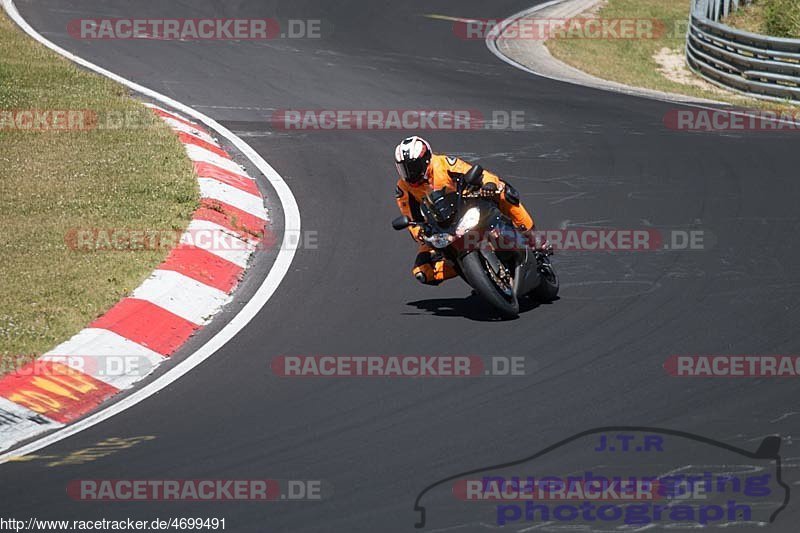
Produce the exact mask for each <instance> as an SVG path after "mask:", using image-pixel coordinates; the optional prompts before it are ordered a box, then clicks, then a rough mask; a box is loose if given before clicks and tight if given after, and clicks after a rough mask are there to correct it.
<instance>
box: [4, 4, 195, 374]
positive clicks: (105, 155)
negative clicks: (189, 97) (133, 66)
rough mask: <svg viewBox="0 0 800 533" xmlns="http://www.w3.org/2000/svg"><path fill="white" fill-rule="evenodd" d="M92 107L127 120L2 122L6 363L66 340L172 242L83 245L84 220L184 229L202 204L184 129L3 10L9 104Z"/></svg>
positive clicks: (151, 265) (159, 258)
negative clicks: (115, 123) (78, 234)
mask: <svg viewBox="0 0 800 533" xmlns="http://www.w3.org/2000/svg"><path fill="white" fill-rule="evenodd" d="M25 109H42V110H49V109H55V110H67V109H76V110H83V109H87V110H91V111H93V112H94V113H96V114H97V116H99V117H100V119H101V125H102V124H105V122H104V118H105V117H108V116H112V115H115V116H126V117H128V121H127V122H128V124H129V125H130V126H129V127H119V128H107V127H97V128H94V129H91V130H88V131H46V132H42V131H39V132H35V131H22V130H19V129H9V128H6V129H3V128H0V252H2V261H0V294H2V307H0V363H2V366H0V373H3V372H6V371H8V370H10V367H12V366H13V365H15V364H18V363H19V362H20V361H21V359H20V356H29V357H33V356H36V355H37V354H41V353H43V352H45V351H47V350H49V349H51V348H53V347H54V346H55V345H56V344H58V343H59V342H62V341H64V340H66V339H68V338H69V337H70V336H72V335H73V334H75V333H76V332H78V331H79V330H80V329H82V328H83V327H85V326H86V325H88V324H89V322H91V321H92V320H93V319H94V318H96V317H98V316H99V315H101V314H103V313H104V312H105V311H106V310H107V309H108V308H110V307H111V306H112V305H113V304H114V303H115V302H117V301H118V300H119V299H120V298H122V297H124V296H126V295H128V294H129V292H130V291H131V290H132V289H133V288H135V287H136V286H138V285H139V284H140V283H141V282H142V281H143V280H144V279H145V278H146V277H147V275H148V274H149V273H150V272H151V271H152V270H153V268H154V267H155V266H156V265H158V264H159V262H161V261H162V260H163V259H164V257H165V256H166V254H167V252H168V251H166V250H160V251H128V252H119V251H115V252H95V253H91V252H89V253H87V252H78V251H74V250H72V249H70V247H69V246H68V245H67V240H66V238H65V237H66V235H67V234H68V233H69V231H70V230H71V229H75V228H133V229H153V230H169V229H172V230H182V229H184V228H185V227H186V225H187V224H188V221H189V219H190V218H191V214H192V212H193V211H194V209H195V208H196V206H197V203H198V192H197V185H196V181H195V180H194V177H193V173H192V167H191V163H190V162H189V161H188V160H187V158H186V156H185V153H184V151H183V149H182V146H181V144H180V143H179V142H178V140H177V137H176V136H175V135H174V134H173V133H172V132H171V131H170V130H169V129H168V128H167V127H166V125H165V124H163V123H162V122H161V121H160V120H157V119H156V117H155V116H154V115H153V114H152V113H151V112H150V111H149V110H147V109H146V108H145V107H144V106H142V105H141V104H139V103H137V102H136V101H135V100H133V99H132V98H131V97H130V96H129V95H128V94H127V92H126V90H125V89H124V88H123V87H122V86H120V85H117V84H115V83H113V82H111V81H109V80H107V79H105V78H102V77H99V76H96V75H94V74H91V73H88V72H85V71H83V70H80V69H78V68H77V67H75V66H74V65H72V64H71V63H69V62H68V61H66V60H65V59H63V58H61V57H60V56H57V55H56V54H54V53H53V52H51V51H49V50H47V49H46V48H44V47H43V46H41V45H39V44H38V43H35V42H34V41H33V40H31V39H29V38H28V37H27V36H26V35H25V34H24V33H23V32H21V31H20V30H19V29H18V28H17V27H16V26H15V25H14V24H13V23H12V22H11V21H10V20H9V19H8V18H7V17H6V16H5V15H4V14H2V12H0V112H2V111H9V110H25Z"/></svg>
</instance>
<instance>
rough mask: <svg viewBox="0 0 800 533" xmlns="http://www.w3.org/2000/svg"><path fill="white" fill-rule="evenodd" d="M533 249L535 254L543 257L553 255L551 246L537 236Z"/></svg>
mask: <svg viewBox="0 0 800 533" xmlns="http://www.w3.org/2000/svg"><path fill="white" fill-rule="evenodd" d="M533 248H534V249H535V250H536V251H537V252H541V253H543V254H545V255H553V245H552V244H550V242H549V241H548V240H547V239H545V238H544V237H542V236H539V235H537V236H536V238H535V239H534V245H533Z"/></svg>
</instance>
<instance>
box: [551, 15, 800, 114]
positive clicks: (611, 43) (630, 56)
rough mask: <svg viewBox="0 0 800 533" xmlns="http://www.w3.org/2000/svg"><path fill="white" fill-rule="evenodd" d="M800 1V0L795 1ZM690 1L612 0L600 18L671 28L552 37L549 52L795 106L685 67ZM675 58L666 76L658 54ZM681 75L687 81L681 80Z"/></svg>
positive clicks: (633, 81)
mask: <svg viewBox="0 0 800 533" xmlns="http://www.w3.org/2000/svg"><path fill="white" fill-rule="evenodd" d="M792 1H800V0H792ZM689 7H690V0H608V2H607V4H606V5H605V6H603V7H602V8H601V9H600V11H599V12H598V15H597V16H599V17H601V18H609V19H615V18H622V19H630V18H646V19H658V20H660V21H662V22H663V24H664V27H665V29H666V31H665V32H663V35H660V36H658V37H657V38H654V39H569V38H555V39H550V40H548V41H547V43H546V44H547V47H548V49H549V50H550V53H551V54H553V56H555V57H556V58H558V59H560V60H561V61H563V62H565V63H567V64H570V65H572V66H574V67H577V68H579V69H581V70H583V71H585V72H588V73H590V74H593V75H595V76H598V77H600V78H604V79H607V80H613V81H617V82H621V83H625V84H627V85H632V86H635V87H644V88H648V89H655V90H658V91H664V92H669V93H677V94H683V95H688V96H694V97H700V98H708V99H712V100H719V101H723V102H728V103H731V104H735V105H739V106H746V107H752V108H759V109H780V110H796V109H797V108H796V107H793V106H792V105H791V104H789V103H786V104H782V103H774V102H766V101H763V100H757V99H754V98H747V97H743V96H739V95H736V94H735V93H732V92H728V91H725V90H723V89H719V88H717V87H715V86H713V85H711V84H709V83H706V82H704V81H703V80H702V79H701V78H699V77H698V76H695V75H694V74H693V73H691V71H689V70H688V67H687V68H685V69H684V67H683V54H684V47H685V44H686V33H685V32H686V27H687V24H688V18H689ZM665 51H666V55H667V56H671V57H672V58H673V61H672V63H673V64H674V66H675V67H676V69H680V70H682V71H683V72H682V73H683V76H680V75H667V74H664V73H663V72H662V70H663V65H662V64H659V62H658V61H656V59H655V56H656V55H657V54H659V53H661V55H662V56H663V55H664V52H665ZM678 79H682V81H677V80H678Z"/></svg>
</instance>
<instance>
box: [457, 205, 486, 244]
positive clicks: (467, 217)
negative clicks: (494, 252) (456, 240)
mask: <svg viewBox="0 0 800 533" xmlns="http://www.w3.org/2000/svg"><path fill="white" fill-rule="evenodd" d="M480 220H481V210H480V209H478V208H477V207H470V208H469V209H467V212H466V213H464V216H463V217H461V220H459V221H458V225H457V226H456V235H457V236H458V237H463V236H464V234H465V233H466V232H468V231H469V230H471V229H472V228H474V227H475V226H477V225H478V222H480Z"/></svg>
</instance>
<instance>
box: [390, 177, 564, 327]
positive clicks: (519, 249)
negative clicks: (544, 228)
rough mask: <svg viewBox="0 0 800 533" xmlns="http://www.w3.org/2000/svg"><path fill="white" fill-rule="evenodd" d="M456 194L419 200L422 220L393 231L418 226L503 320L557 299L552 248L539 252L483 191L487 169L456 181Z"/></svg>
mask: <svg viewBox="0 0 800 533" xmlns="http://www.w3.org/2000/svg"><path fill="white" fill-rule="evenodd" d="M455 181H456V190H455V191H452V190H451V191H448V190H447V189H446V188H442V189H439V190H435V191H433V192H432V193H430V194H428V195H427V196H426V197H425V198H424V199H423V201H422V202H420V212H421V214H422V217H423V219H424V221H422V222H417V221H412V220H410V219H409V218H408V217H405V216H401V217H398V218H396V219H394V220H393V221H392V227H393V228H394V229H395V230H398V231H399V230H403V229H406V228H408V227H411V226H417V227H419V228H421V230H422V233H421V234H422V236H423V237H422V238H423V240H424V242H426V243H427V244H429V245H430V246H431V247H432V248H433V249H434V250H435V251H436V253H437V257H434V260H437V259H438V258H444V259H447V260H449V261H450V262H451V263H452V264H453V266H454V268H455V270H456V272H457V273H458V275H459V276H460V277H461V278H462V279H463V280H464V281H466V282H467V284H469V285H470V286H471V287H472V288H473V289H474V290H475V292H476V293H477V294H478V295H479V296H480V297H481V298H482V299H483V300H485V301H486V302H487V303H489V304H490V305H491V306H493V307H494V308H495V309H496V310H497V311H498V312H499V313H500V315H501V316H503V317H504V318H516V317H517V316H519V300H520V299H521V298H524V297H532V298H534V299H536V300H538V301H542V302H550V301H552V300H554V299H555V298H556V297H557V296H558V289H559V281H558V275H557V274H556V272H555V269H554V268H553V265H552V264H551V262H550V255H552V251H551V250H536V249H534V248H532V247H531V246H530V245H529V243H528V242H527V240H526V239H525V238H524V237H523V236H522V235H521V234H520V232H519V231H518V230H517V229H516V228H515V227H514V224H513V223H512V222H511V220H510V219H509V218H508V217H507V216H505V215H504V214H503V213H502V212H501V211H500V209H499V208H498V206H497V204H496V203H495V202H493V201H491V200H489V199H487V198H484V197H483V195H481V193H480V187H481V186H482V184H483V168H481V166H480V165H475V166H473V167H472V168H471V169H470V170H469V171H468V172H467V173H466V174H464V175H463V176H459V177H457V178H456V180H455Z"/></svg>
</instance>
